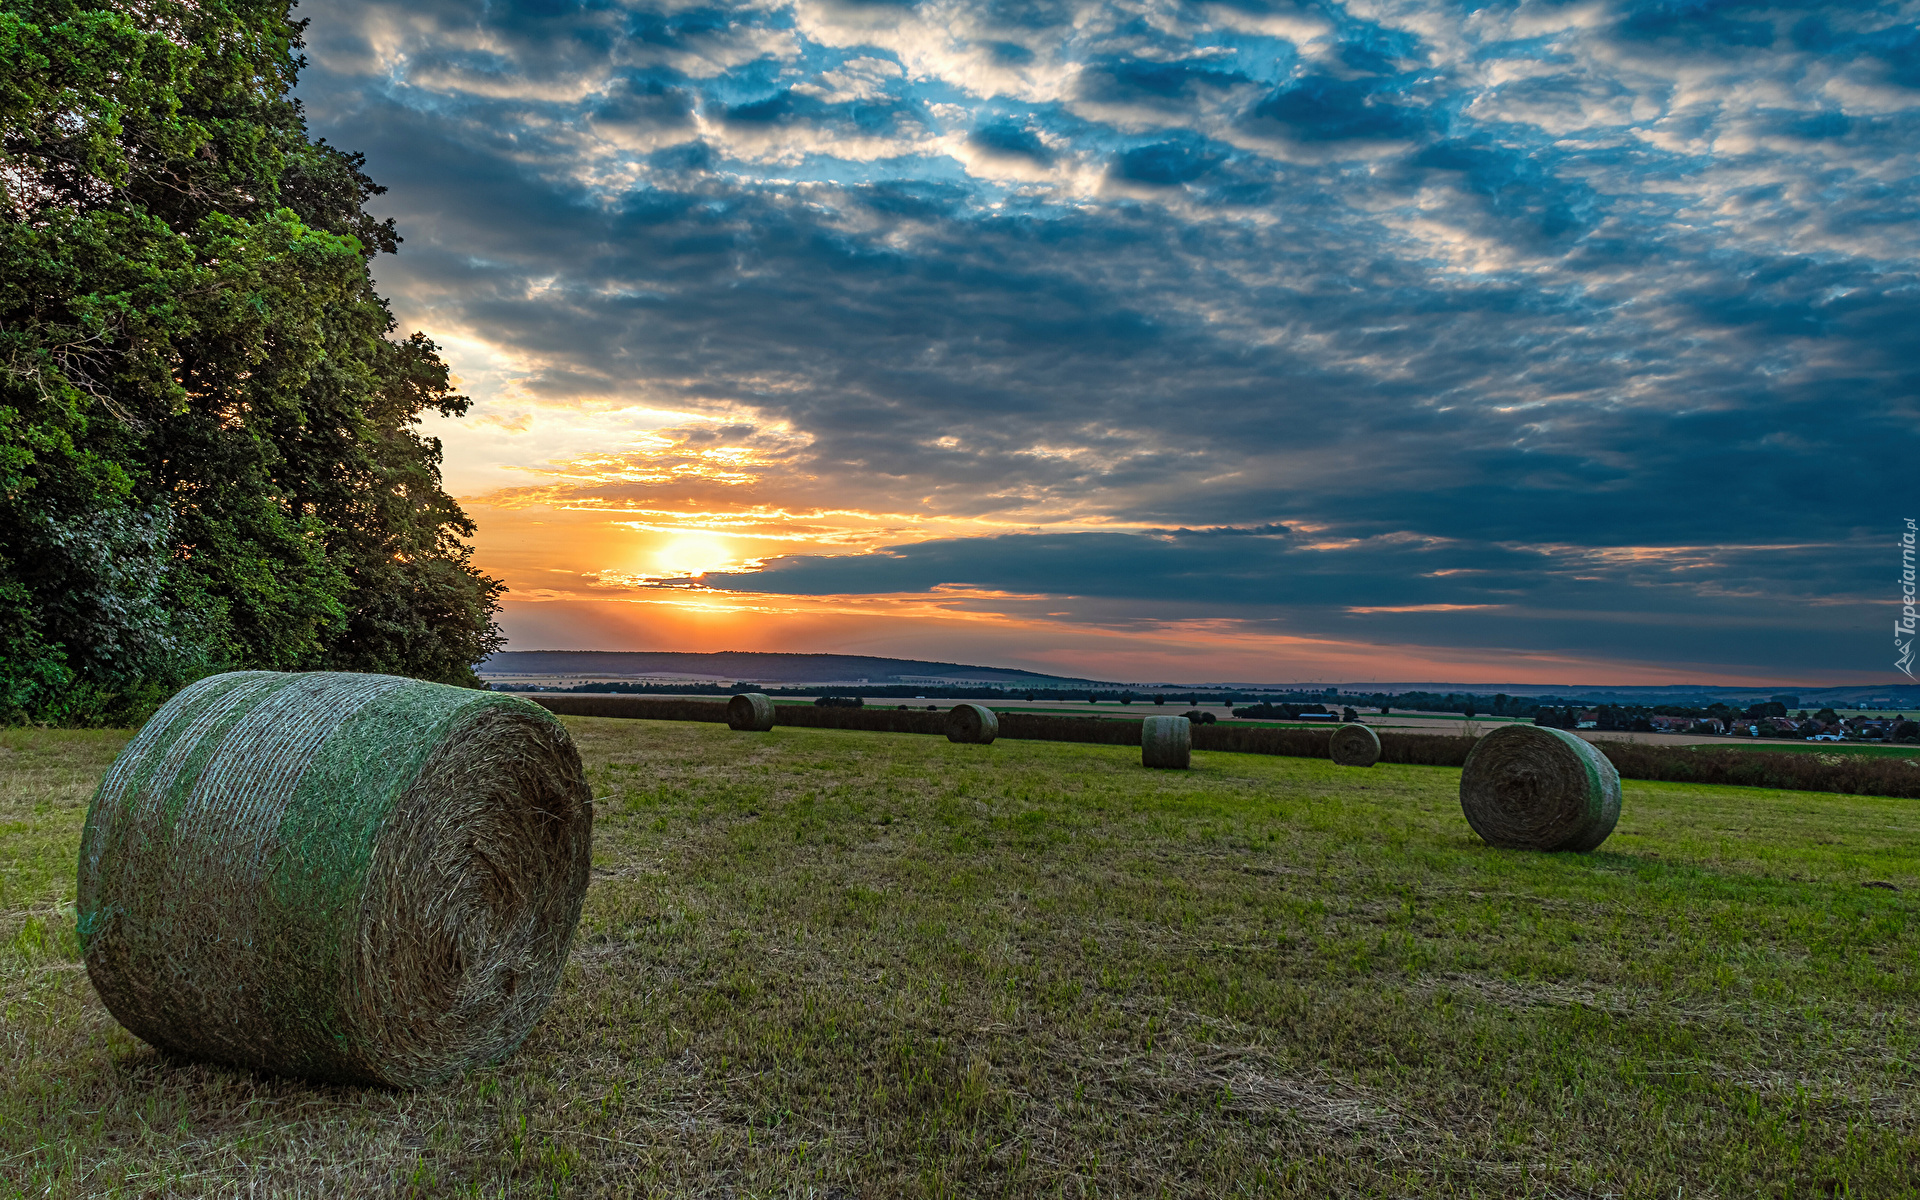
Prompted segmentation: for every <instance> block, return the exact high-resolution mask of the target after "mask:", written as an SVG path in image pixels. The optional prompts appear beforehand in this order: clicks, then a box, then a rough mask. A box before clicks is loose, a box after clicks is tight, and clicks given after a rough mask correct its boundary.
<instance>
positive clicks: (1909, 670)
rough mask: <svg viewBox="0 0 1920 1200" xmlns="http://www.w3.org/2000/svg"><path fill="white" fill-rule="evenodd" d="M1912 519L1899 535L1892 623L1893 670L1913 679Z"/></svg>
mask: <svg viewBox="0 0 1920 1200" xmlns="http://www.w3.org/2000/svg"><path fill="white" fill-rule="evenodd" d="M1914 532H1915V531H1914V524H1913V518H1912V517H1908V518H1907V528H1906V530H1905V531H1904V532H1902V533H1901V535H1900V619H1899V620H1897V621H1895V622H1894V623H1893V652H1894V659H1893V666H1894V669H1895V670H1897V671H1900V672H1902V673H1904V674H1905V675H1906V677H1907V678H1908V679H1912V678H1913V538H1914Z"/></svg>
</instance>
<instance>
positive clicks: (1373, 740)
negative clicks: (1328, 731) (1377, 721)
mask: <svg viewBox="0 0 1920 1200" xmlns="http://www.w3.org/2000/svg"><path fill="white" fill-rule="evenodd" d="M1327 756H1328V757H1329V758H1331V759H1333V761H1334V762H1336V763H1339V764H1340V765H1341V766H1343V767H1370V766H1372V765H1373V764H1375V763H1377V762H1379V761H1380V735H1379V734H1377V733H1375V732H1374V731H1373V730H1371V729H1368V728H1367V727H1366V726H1365V725H1342V726H1341V727H1340V728H1338V729H1336V730H1334V731H1333V740H1332V741H1331V742H1329V743H1328V744H1327Z"/></svg>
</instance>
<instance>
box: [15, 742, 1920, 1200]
mask: <svg viewBox="0 0 1920 1200" xmlns="http://www.w3.org/2000/svg"><path fill="white" fill-rule="evenodd" d="M1133 707H1135V708H1136V709H1137V708H1138V707H1139V706H1137V705H1136V706H1133ZM567 723H568V725H569V726H570V727H572V728H573V729H574V730H575V732H576V735H577V736H578V738H579V740H580V743H581V746H582V750H583V752H584V753H585V755H586V757H587V759H588V762H589V764H590V767H591V775H592V778H593V781H594V788H595V792H596V795H597V796H598V797H599V801H598V815H597V829H596V848H595V863H596V867H595V872H594V881H593V885H592V888H591V890H590V892H589V895H588V900H587V907H586V915H585V917H584V920H583V923H582V926H581V929H580V934H579V938H578V940H577V942H576V945H575V948H574V954H573V961H572V964H571V965H570V967H569V969H568V973H567V977H566V980H565V982H564V984H563V986H562V989H561V992H560V995H559V996H558V998H557V999H556V1001H555V1003H554V1005H553V1007H552V1008H551V1009H550V1010H549V1012H548V1014H547V1016H546V1017H545V1019H544V1020H543V1021H542V1022H541V1024H540V1026H539V1027H538V1028H537V1029H536V1030H535V1032H534V1035H533V1037H532V1039H531V1040H530V1042H529V1043H528V1045H527V1046H526V1047H525V1049H524V1050H523V1051H522V1052H521V1053H520V1054H519V1055H517V1056H516V1057H514V1058H513V1059H511V1060H509V1061H508V1062H506V1063H504V1064H502V1065H501V1066H499V1067H497V1068H493V1069H490V1070H485V1071H479V1072H475V1073H474V1074H472V1075H470V1076H468V1077H466V1078H464V1079H461V1080H458V1081H455V1082H454V1083H452V1084H449V1085H447V1086H444V1087H440V1088H435V1089H428V1090H423V1091H417V1092H408V1093H395V1092H383V1091H376V1090H369V1089H355V1088H338V1087H312V1086H308V1085H305V1084H301V1083H298V1082H292V1081H286V1080H276V1079H270V1078H264V1077H256V1076H252V1075H248V1074H245V1073H242V1072H235V1071H229V1070H225V1069H221V1068H216V1067H209V1066H204V1065H198V1064H191V1063H181V1062H174V1061H169V1060H166V1059H163V1058H161V1057H160V1056H158V1055H156V1054H154V1053H153V1052H152V1051H150V1050H149V1049H147V1048H146V1047H145V1046H144V1045H142V1044H141V1043H139V1042H137V1041H136V1040H134V1039H133V1038H131V1037H130V1036H129V1035H127V1034H126V1033H125V1032H124V1031H122V1030H120V1029H119V1028H118V1026H117V1025H115V1024H114V1022H113V1021H112V1019H111V1018H110V1017H109V1016H108V1015H107V1014H106V1013H105V1012H104V1011H102V1010H101V1008H100V1006H99V1004H98V1002H97V1000H96V999H95V998H94V996H93V993H92V991H91V989H90V987H89V986H88V984H87V982H86V978H85V974H84V972H83V971H82V970H80V969H79V964H78V963H77V961H76V958H75V953H76V948H75V945H74V942H73V938H72V917H71V900H72V877H73V854H74V852H75V847H76V845H77V842H78V838H79V831H80V824H81V819H82V817H83V815H84V805H85V799H86V796H87V794H88V793H89V792H90V790H91V788H92V786H93V784H94V781H95V780H96V779H97V778H98V776H99V774H100V772H101V771H102V770H103V769H104V767H105V765H106V763H107V761H108V760H109V759H110V757H111V754H112V753H113V751H114V749H115V746H116V745H117V737H115V736H113V735H105V734H97V733H84V734H67V733H45V732H30V731H10V732H8V733H6V734H4V735H0V748H4V754H0V772H3V774H0V828H4V829H5V830H6V831H7V835H6V838H5V840H4V846H5V850H4V853H5V855H6V858H5V870H6V874H5V877H4V880H5V882H4V884H3V885H0V886H4V888H5V891H4V892H3V893H0V897H3V898H4V911H3V912H0V1180H4V1181H5V1186H0V1195H5V1194H7V1187H8V1186H10V1187H11V1188H13V1189H15V1192H16V1194H19V1195H29V1194H30V1195H34V1196H42V1195H51V1196H80V1195H89V1196H91V1195H163V1194H164V1195H192V1194H215V1193H217V1194H236V1193H246V1192H248V1191H249V1190H254V1191H259V1192H262V1193H272V1192H293V1191H299V1190H313V1189H315V1188H318V1187H325V1188H326V1189H327V1190H329V1191H331V1192H334V1193H337V1194H340V1195H356V1194H399V1195H409V1194H414V1195H442V1194H448V1195H467V1194H479V1195H508V1194H511V1195H529V1196H531V1195H541V1196H551V1195H562V1196H573V1195H579V1196H629V1195H646V1194H662V1195H665V1194H701V1195H705V1194H714V1195H737V1196H775V1195H778V1196H789V1195H791V1196H805V1195H812V1196H819V1197H826V1196H841V1197H866V1196H875V1197H878V1196H928V1197H940V1196H980V1195H1004V1196H1067V1197H1075V1198H1078V1197H1082V1196H1095V1195H1109V1196H1162V1195H1185V1196H1209V1197H1211V1196H1228V1195H1247V1196H1300V1197H1325V1196H1380V1197H1404V1196H1415V1195H1417V1196H1423V1197H1424V1196H1499V1197H1506V1196H1511V1197H1523V1196H1528V1197H1531V1196H1599V1195H1606V1194H1612V1195H1620V1196H1674V1195H1681V1194H1684V1195H1687V1196H1694V1195H1702V1196H1705V1195H1721V1196H1739V1197H1749V1196H1768V1197H1829V1196H1873V1197H1879V1196H1896V1195H1908V1194H1913V1193H1915V1192H1916V1191H1920V1101H1917V1100H1916V1095H1920V1090H1917V1089H1916V1087H1915V1083H1916V1078H1915V1066H1914V1064H1915V1062H1916V1061H1917V1059H1916V1055H1917V1054H1920V1044H1917V1043H1920V1022H1916V1019H1915V1018H1916V1016H1920V1012H1916V1009H1920V921H1916V920H1915V917H1916V915H1917V914H1916V899H1920V802H1915V801H1911V800H1897V799H1882V798H1870V797H1856V796H1843V795H1832V794H1811V793H1801V792H1786V791H1778V790H1761V789H1739V788H1712V787H1700V786H1688V785H1681V784H1657V783H1637V782H1633V781H1629V782H1628V783H1627V784H1626V788H1625V791H1626V801H1625V805H1624V808H1623V813H1622V817H1621V821H1620V825H1619V828H1618V830H1617V832H1616V833H1615V834H1614V836H1613V838H1612V839H1611V840H1610V841H1609V842H1608V843H1607V844H1606V846H1605V847H1604V848H1603V849H1602V850H1601V851H1599V852H1596V853H1593V854H1589V855H1577V856H1576V855H1541V854H1521V853H1511V852H1502V851H1495V850H1491V849H1489V848H1487V847H1486V846H1484V845H1482V844H1480V843H1479V842H1478V841H1477V839H1475V838H1474V837H1473V836H1472V834H1471V833H1470V831H1469V830H1468V829H1467V827H1466V824H1465V822H1464V820H1463V819H1462V818H1461V815H1460V810H1459V803H1458V798H1457V797H1458V791H1457V789H1458V780H1459V773H1458V771H1457V770H1453V769H1448V768H1440V767H1417V766H1394V765H1384V766H1378V767H1374V768H1372V769H1370V770H1351V769H1342V768H1339V767H1335V766H1333V765H1332V764H1331V763H1328V762H1325V761H1323V760H1316V759H1304V758H1285V757H1273V756H1265V755H1253V754H1226V753H1198V754H1196V755H1195V769H1194V770H1192V771H1188V772H1155V771H1146V770H1143V769H1141V768H1140V767H1139V765H1138V752H1137V751H1136V750H1133V749H1131V748H1127V747H1119V746H1098V745H1081V744H1072V743H1049V742H1022V741H1005V740H1003V741H1001V742H999V743H996V744H995V745H993V746H956V745H952V744H950V743H947V742H946V741H945V740H944V739H939V738H932V737H925V736H913V735H893V734H875V733H847V732H840V731H833V730H815V729H803V728H792V727H781V728H777V729H776V730H775V731H774V732H772V733H767V734H742V733H734V732H732V731H730V730H728V729H726V728H725V727H723V726H718V725H713V724H703V723H695V722H653V721H631V720H609V719H591V718H569V719H568V722H567ZM120 736H124V735H120ZM1869 884H1872V885H1876V886H1866V885H1869ZM1894 889H1900V890H1894Z"/></svg>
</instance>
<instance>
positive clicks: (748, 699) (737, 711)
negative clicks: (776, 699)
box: [727, 692, 773, 733]
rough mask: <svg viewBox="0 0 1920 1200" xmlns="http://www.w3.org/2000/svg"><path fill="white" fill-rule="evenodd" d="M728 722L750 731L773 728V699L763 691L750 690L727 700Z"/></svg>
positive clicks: (765, 730)
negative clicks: (768, 697)
mask: <svg viewBox="0 0 1920 1200" xmlns="http://www.w3.org/2000/svg"><path fill="white" fill-rule="evenodd" d="M727 724H728V725H729V726H731V727H732V728H734V729H741V730H745V731H747V732H749V733H765V732H767V731H768V730H769V729H772V728H773V701H771V700H769V699H767V697H766V695H765V694H764V693H761V692H748V693H747V694H745V695H744V696H735V697H734V698H733V699H731V700H729V701H727Z"/></svg>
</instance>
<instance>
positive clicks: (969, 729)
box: [947, 704, 1000, 746]
mask: <svg viewBox="0 0 1920 1200" xmlns="http://www.w3.org/2000/svg"><path fill="white" fill-rule="evenodd" d="M999 736H1000V718H999V717H998V716H996V715H995V714H994V711H993V710H992V709H990V708H988V707H987V706H986V705H984V704H956V705H954V706H953V707H952V708H951V709H949V710H947V740H948V741H950V742H964V743H967V744H969V745H974V746H991V745H992V744H993V739H994V738H996V737H999Z"/></svg>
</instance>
